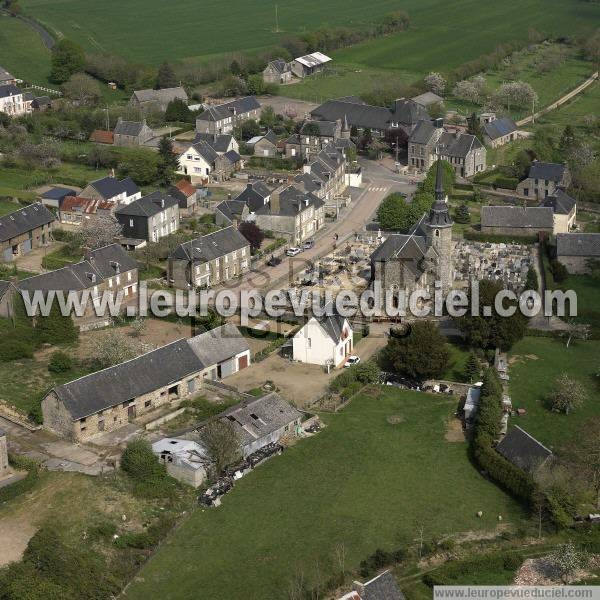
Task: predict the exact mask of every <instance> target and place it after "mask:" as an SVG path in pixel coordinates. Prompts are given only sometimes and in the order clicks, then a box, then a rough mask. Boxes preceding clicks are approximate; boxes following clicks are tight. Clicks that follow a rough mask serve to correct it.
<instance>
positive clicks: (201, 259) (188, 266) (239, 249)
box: [167, 226, 250, 290]
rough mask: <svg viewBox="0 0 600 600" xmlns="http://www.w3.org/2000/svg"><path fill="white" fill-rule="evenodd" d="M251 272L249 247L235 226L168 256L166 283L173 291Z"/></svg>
mask: <svg viewBox="0 0 600 600" xmlns="http://www.w3.org/2000/svg"><path fill="white" fill-rule="evenodd" d="M249 269H250V244H249V243H248V240H247V239H246V238H245V237H244V236H243V235H242V234H241V233H240V232H239V231H238V230H237V228H235V227H231V226H230V227H226V228H224V229H221V230H219V231H215V232H213V233H209V234H208V235H203V236H202V237H199V238H196V239H194V240H191V241H189V242H185V243H183V244H181V245H179V246H178V247H177V248H175V250H174V251H173V252H172V254H171V255H170V256H169V261H168V266H167V272H168V280H169V284H170V285H172V286H173V287H175V288H178V289H182V290H186V289H189V288H199V287H212V286H215V285H218V284H221V283H226V282H228V281H230V280H232V279H234V278H236V277H239V276H240V275H242V274H244V273H246V272H248V271H249Z"/></svg>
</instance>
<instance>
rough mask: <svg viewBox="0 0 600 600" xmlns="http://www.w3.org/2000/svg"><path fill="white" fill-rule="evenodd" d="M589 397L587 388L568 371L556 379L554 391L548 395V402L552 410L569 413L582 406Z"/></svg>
mask: <svg viewBox="0 0 600 600" xmlns="http://www.w3.org/2000/svg"><path fill="white" fill-rule="evenodd" d="M586 399H587V392H586V390H585V388H584V387H583V386H582V385H581V383H579V382H578V381H575V380H574V379H571V377H569V375H567V373H562V374H561V375H559V376H558V377H557V378H556V379H555V380H554V385H553V388H552V391H551V392H550V394H549V395H548V404H549V406H550V408H551V409H552V411H554V412H559V413H564V414H566V415H568V414H569V413H570V412H571V411H573V410H576V409H578V408H580V407H581V406H582V405H583V403H584V402H585V401H586Z"/></svg>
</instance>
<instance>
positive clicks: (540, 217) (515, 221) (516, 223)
mask: <svg viewBox="0 0 600 600" xmlns="http://www.w3.org/2000/svg"><path fill="white" fill-rule="evenodd" d="M481 226H482V227H515V228H517V227H518V228H522V229H553V228H554V211H553V210H552V208H550V207H549V206H528V207H522V206H482V207H481Z"/></svg>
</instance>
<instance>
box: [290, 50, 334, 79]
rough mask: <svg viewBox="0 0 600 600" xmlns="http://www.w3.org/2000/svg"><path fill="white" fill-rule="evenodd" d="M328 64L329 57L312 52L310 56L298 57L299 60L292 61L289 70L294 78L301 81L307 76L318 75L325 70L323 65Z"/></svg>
mask: <svg viewBox="0 0 600 600" xmlns="http://www.w3.org/2000/svg"><path fill="white" fill-rule="evenodd" d="M329 62H331V58H329V56H327V55H325V54H323V53H322V52H313V53H312V54H307V55H306V56H300V57H299V58H296V59H294V60H293V61H292V64H291V69H292V73H293V74H294V75H295V76H296V77H300V78H301V79H302V78H304V77H308V76H309V75H314V74H315V73H320V72H321V71H323V69H325V65H326V64H327V63H329Z"/></svg>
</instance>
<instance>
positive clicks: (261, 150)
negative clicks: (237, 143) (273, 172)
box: [246, 129, 279, 158]
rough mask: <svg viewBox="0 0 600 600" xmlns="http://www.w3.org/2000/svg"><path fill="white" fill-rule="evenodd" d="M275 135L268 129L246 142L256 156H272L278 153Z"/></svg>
mask: <svg viewBox="0 0 600 600" xmlns="http://www.w3.org/2000/svg"><path fill="white" fill-rule="evenodd" d="M277 142H278V140H277V135H276V134H275V133H274V132H273V131H272V130H271V129H269V131H267V133H265V135H257V136H255V137H253V138H251V139H250V140H248V141H247V142H246V145H247V146H248V147H250V148H251V149H252V152H253V153H254V154H255V155H256V156H264V157H269V158H273V157H275V156H277V155H278V154H279V151H278V148H277Z"/></svg>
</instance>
